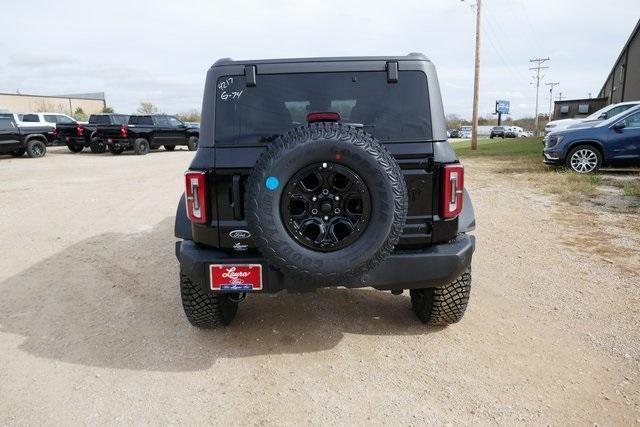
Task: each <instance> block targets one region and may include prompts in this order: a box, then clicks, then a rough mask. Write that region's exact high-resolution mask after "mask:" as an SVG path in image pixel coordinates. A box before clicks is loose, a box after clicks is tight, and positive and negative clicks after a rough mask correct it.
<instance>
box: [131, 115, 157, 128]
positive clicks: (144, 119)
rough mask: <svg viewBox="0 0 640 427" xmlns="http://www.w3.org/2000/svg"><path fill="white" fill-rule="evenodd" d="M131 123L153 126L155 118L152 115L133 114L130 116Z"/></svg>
mask: <svg viewBox="0 0 640 427" xmlns="http://www.w3.org/2000/svg"><path fill="white" fill-rule="evenodd" d="M129 124H130V125H150V126H153V119H152V118H151V116H131V117H129Z"/></svg>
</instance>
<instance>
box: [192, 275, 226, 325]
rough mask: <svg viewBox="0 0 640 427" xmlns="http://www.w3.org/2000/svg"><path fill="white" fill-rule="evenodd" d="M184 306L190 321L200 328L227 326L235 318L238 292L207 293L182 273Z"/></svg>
mask: <svg viewBox="0 0 640 427" xmlns="http://www.w3.org/2000/svg"><path fill="white" fill-rule="evenodd" d="M180 294H181V296H182V308H183V309H184V314H185V315H186V316H187V319H188V320H189V323H191V324H192V325H193V326H196V327H198V328H206V329H213V328H217V327H220V326H226V325H228V324H230V323H231V321H232V320H233V319H234V318H235V316H236V313H237V311H238V303H237V302H234V301H232V299H238V296H239V295H238V294H212V293H209V292H208V293H205V292H203V291H202V289H200V287H199V286H197V285H195V284H194V283H193V282H191V280H189V279H188V278H187V277H186V276H184V275H182V274H181V275H180Z"/></svg>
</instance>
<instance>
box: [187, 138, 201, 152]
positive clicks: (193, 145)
mask: <svg viewBox="0 0 640 427" xmlns="http://www.w3.org/2000/svg"><path fill="white" fill-rule="evenodd" d="M187 147H188V148H189V151H196V150H197V149H198V137H197V136H191V137H189V141H187Z"/></svg>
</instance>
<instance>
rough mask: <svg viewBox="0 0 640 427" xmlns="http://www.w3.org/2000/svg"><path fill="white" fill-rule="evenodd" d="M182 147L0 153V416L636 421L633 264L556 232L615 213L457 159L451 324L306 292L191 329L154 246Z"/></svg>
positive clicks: (261, 300) (162, 234) (637, 334)
mask: <svg viewBox="0 0 640 427" xmlns="http://www.w3.org/2000/svg"><path fill="white" fill-rule="evenodd" d="M192 155H193V153H190V152H188V151H176V152H173V153H168V152H163V151H162V150H160V151H158V152H154V153H151V154H149V155H147V156H142V157H139V156H133V155H128V154H124V155H122V156H119V157H115V156H110V155H108V154H106V155H92V154H89V153H86V154H85V153H81V154H71V153H68V151H67V150H66V148H53V149H50V150H49V153H48V154H47V157H45V158H43V159H36V160H31V159H26V158H25V159H12V158H8V157H4V156H3V157H1V158H0V197H2V203H1V204H0V214H1V217H2V221H1V222H0V233H1V235H2V236H3V237H2V240H1V241H0V248H1V249H2V251H3V253H4V254H5V256H3V257H1V259H0V292H1V293H2V297H1V298H0V424H45V425H51V424H72V425H74V424H106V423H109V424H113V423H117V424H158V423H163V424H164V423H173V424H177V423H189V424H205V423H206V424H211V423H214V422H216V423H225V424H230V425H246V424H286V425H295V424H301V423H305V424H328V423H332V424H352V423H353V424H364V423H366V422H370V423H374V424H412V425H418V424H425V423H435V424H445V423H454V424H543V423H545V424H546V423H549V424H586V423H597V424H624V425H633V424H640V369H639V368H640V346H639V345H638V343H640V316H639V315H640V283H639V281H638V276H639V273H640V266H638V265H633V264H629V263H619V262H618V261H617V259H618V258H616V256H620V257H622V256H623V254H621V253H618V254H617V255H616V254H614V255H612V254H611V253H607V254H602V253H600V252H599V251H598V250H597V248H596V249H594V245H595V244H596V242H594V241H593V239H591V240H589V239H587V240H584V241H583V240H580V239H575V238H571V236H573V235H574V234H575V230H576V221H579V220H580V219H581V220H582V221H583V222H584V219H585V218H586V217H589V218H591V221H593V223H588V224H587V225H586V226H588V227H593V228H595V229H597V230H598V233H604V232H606V230H607V227H609V226H612V223H613V222H616V221H619V220H621V218H622V219H624V217H620V216H608V215H589V212H585V211H576V209H577V208H576V207H571V206H569V205H565V204H562V203H556V201H555V199H553V198H551V197H548V196H546V195H544V194H542V193H540V192H537V191H536V190H535V189H534V188H532V187H531V185H532V183H528V182H519V181H518V180H517V179H514V177H513V176H510V175H508V174H495V173H493V172H492V165H491V164H489V163H488V162H487V161H486V160H482V159H473V160H468V161H466V162H465V167H466V169H467V172H466V177H465V181H466V184H467V186H468V188H469V190H470V191H471V194H472V197H473V201H474V205H475V209H476V215H477V222H478V229H477V231H476V232H475V234H476V236H477V239H478V248H477V252H476V255H475V258H474V262H473V269H474V270H473V273H474V285H473V290H472V296H471V302H470V306H469V310H468V311H467V315H466V316H465V318H464V319H463V320H462V321H461V322H460V323H459V324H456V325H453V326H451V327H448V328H440V329H433V328H432V329H427V328H425V327H423V325H422V324H420V323H419V322H418V321H417V320H416V319H415V318H414V316H413V313H412V312H411V309H410V302H409V296H408V293H407V292H405V294H403V295H401V296H393V295H391V294H390V293H383V292H379V291H374V290H371V289H363V290H346V289H325V290H321V291H318V292H317V293H310V294H286V293H281V294H277V295H255V296H250V298H248V299H247V301H246V302H243V303H242V304H241V305H240V310H239V312H238V317H237V318H236V321H235V323H234V324H233V325H232V326H231V327H228V328H226V329H223V330H219V331H200V330H196V329H194V328H192V327H191V326H190V325H189V324H188V323H187V321H186V320H185V318H184V316H183V314H182V309H181V307H180V300H179V291H178V282H177V270H178V264H177V262H176V260H175V256H174V253H173V241H174V238H173V216H174V215H175V206H176V202H177V198H178V196H179V194H180V192H181V189H182V179H183V177H182V173H183V171H184V170H185V169H186V168H187V166H188V164H189V162H190V159H191V158H192ZM572 218H575V221H572ZM609 222H611V223H609ZM583 227H584V226H583ZM636 230H637V229H633V230H631V231H630V233H636V232H637V231H636ZM628 239H632V240H634V239H636V240H637V239H638V236H637V234H634V235H632V236H628ZM634 241H635V240H634Z"/></svg>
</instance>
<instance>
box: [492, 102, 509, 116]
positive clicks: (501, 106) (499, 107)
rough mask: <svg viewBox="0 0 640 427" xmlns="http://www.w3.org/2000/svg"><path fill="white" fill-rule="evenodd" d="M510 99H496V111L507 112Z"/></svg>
mask: <svg viewBox="0 0 640 427" xmlns="http://www.w3.org/2000/svg"><path fill="white" fill-rule="evenodd" d="M510 106H511V102H510V101H505V100H498V101H496V113H500V114H509V107H510Z"/></svg>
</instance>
